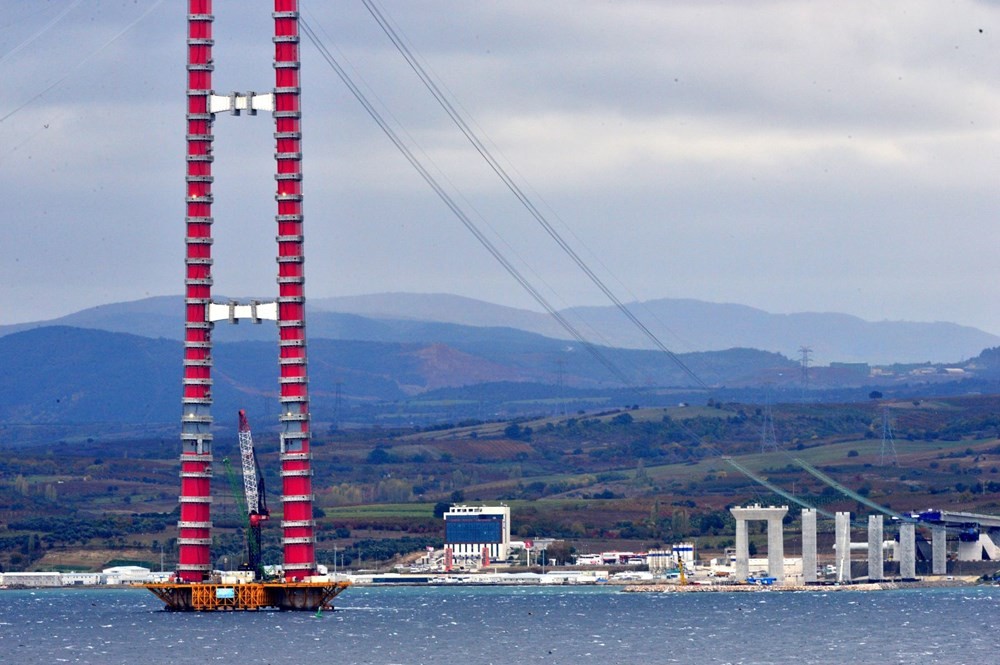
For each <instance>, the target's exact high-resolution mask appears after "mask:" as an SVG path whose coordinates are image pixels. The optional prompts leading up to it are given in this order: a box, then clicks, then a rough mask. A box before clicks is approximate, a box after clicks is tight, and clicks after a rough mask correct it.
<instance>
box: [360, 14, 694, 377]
mask: <svg viewBox="0 0 1000 665" xmlns="http://www.w3.org/2000/svg"><path fill="white" fill-rule="evenodd" d="M362 2H363V3H364V5H365V7H366V8H367V9H368V12H369V13H370V14H371V15H372V17H373V18H374V19H375V21H376V22H377V23H378V24H379V27H380V28H382V31H383V32H384V33H385V34H386V36H387V37H388V38H389V41H391V42H392V44H393V46H395V47H396V50H397V51H399V53H400V55H402V56H403V58H404V59H405V60H406V62H407V64H409V66H410V68H411V69H412V70H413V72H414V73H415V74H416V75H417V77H418V78H420V80H421V82H422V83H423V84H424V87H426V88H427V90H428V91H429V92H430V93H431V95H432V96H433V97H434V99H435V100H437V102H438V104H439V105H440V106H441V108H442V109H444V112H445V113H446V114H447V115H448V117H449V118H451V120H452V122H453V123H454V124H455V126H456V127H458V129H459V130H460V131H461V132H462V134H463V135H464V136H465V138H466V139H467V140H468V141H469V143H471V144H472V146H473V148H475V149H476V151H477V152H478V153H479V154H480V156H482V158H483V159H484V160H485V161H486V163H487V164H488V165H489V166H490V168H491V169H492V170H493V172H494V173H495V174H496V175H497V177H498V178H500V180H501V182H503V184H504V185H506V187H507V189H509V190H510V192H511V193H512V194H513V195H514V197H515V198H517V200H518V201H519V202H520V203H521V205H522V206H523V207H524V208H525V210H527V211H528V213H529V214H530V215H531V216H532V217H533V218H534V219H535V221H536V222H538V224H539V225H540V226H541V227H542V228H543V229H544V230H545V232H546V233H547V234H548V235H549V237H551V238H552V240H554V241H555V243H556V245H558V246H559V248H560V249H561V250H562V251H563V253H565V254H566V255H567V256H568V257H569V258H570V259H571V260H572V261H573V262H574V263H575V264H576V265H577V267H578V268H580V270H581V271H583V273H584V274H585V275H586V276H587V277H588V278H589V279H590V281H591V282H593V283H594V285H595V286H597V288H598V289H600V291H601V292H602V293H603V294H604V295H605V297H607V298H608V300H610V301H611V303H612V304H614V306H615V307H616V308H617V309H618V311H620V312H621V313H622V314H623V315H624V316H625V318H626V319H628V320H629V322H630V323H631V324H632V325H633V326H634V327H636V328H637V329H638V330H639V331H640V332H641V333H642V334H643V335H645V336H646V338H647V339H649V340H650V341H651V342H652V343H653V345H654V346H655V347H656V348H657V349H659V350H660V351H661V352H663V353H665V354H666V355H667V356H668V357H669V358H670V359H671V360H672V361H673V362H674V363H675V364H676V365H677V366H678V367H679V368H680V369H681V370H682V371H683V372H684V373H685V374H686V375H687V376H688V377H689V378H690V379H691V380H693V381H694V382H695V383H696V384H697V385H698V386H700V387H702V388H706V389H707V388H708V385H707V384H706V383H705V382H704V381H703V380H702V379H701V377H700V376H698V375H697V374H696V373H695V372H694V371H693V370H692V369H691V368H690V367H688V366H687V364H685V363H684V361H683V360H681V359H680V357H679V356H677V354H675V353H674V352H673V351H671V350H670V349H668V348H667V347H666V345H664V344H663V342H662V341H660V338H659V337H657V336H656V335H655V334H654V333H653V331H652V330H650V329H649V327H648V326H646V324H644V323H643V322H642V321H641V320H639V318H638V317H637V316H636V315H635V313H633V312H632V310H630V309H629V308H628V306H627V305H625V303H623V302H622V301H621V299H620V298H618V296H617V295H616V294H615V293H614V291H612V290H611V289H610V288H609V287H608V285H607V284H605V283H604V281H603V280H602V279H601V278H600V277H599V276H598V275H597V274H596V273H595V272H594V271H593V269H591V267H590V266H589V265H588V264H587V262H586V261H584V260H583V258H581V257H580V255H579V254H578V253H577V252H576V251H575V250H574V249H573V247H572V246H571V245H570V244H569V243H568V242H567V241H566V239H565V238H563V237H562V235H561V234H560V233H559V231H557V230H556V229H555V227H553V226H552V224H551V223H550V222H549V220H548V219H547V218H546V217H545V215H543V214H542V212H541V211H540V210H539V209H538V207H537V206H535V204H534V203H533V202H532V201H531V199H530V198H529V197H528V195H527V194H525V193H524V190H523V189H522V188H521V187H520V186H519V185H518V184H517V182H515V181H514V179H513V178H512V177H511V176H510V174H509V173H508V172H507V170H506V169H505V168H504V167H503V165H501V164H500V162H499V161H497V159H496V158H495V157H494V156H493V153H492V152H491V151H490V150H489V148H487V147H486V145H485V144H484V143H483V142H482V140H480V138H479V137H478V136H477V135H476V133H475V131H473V129H472V128H471V127H470V126H469V124H468V123H467V122H466V121H465V119H464V118H463V117H462V115H461V114H460V113H459V112H458V110H457V109H456V108H455V106H454V105H453V104H452V103H451V102H450V101H449V100H448V98H447V97H446V96H445V94H444V93H443V92H442V91H441V89H440V87H439V86H438V85H437V84H436V83H435V82H434V80H433V79H432V78H431V76H430V74H428V73H427V71H426V70H425V69H424V67H423V66H422V65H421V64H420V62H419V61H418V60H417V58H416V57H415V56H414V55H413V53H412V51H411V50H410V49H409V47H407V46H406V44H405V43H404V41H403V39H402V38H401V37H400V36H399V34H398V33H397V32H396V30H395V29H394V28H393V27H392V26H391V25H390V24H389V22H388V21H387V20H386V18H385V16H384V15H383V14H382V12H381V11H380V10H379V9H378V7H377V6H375V3H374V2H373V0H362Z"/></svg>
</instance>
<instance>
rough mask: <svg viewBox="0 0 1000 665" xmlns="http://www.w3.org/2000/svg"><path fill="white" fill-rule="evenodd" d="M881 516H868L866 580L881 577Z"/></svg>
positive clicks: (876, 580)
mask: <svg viewBox="0 0 1000 665" xmlns="http://www.w3.org/2000/svg"><path fill="white" fill-rule="evenodd" d="M882 571H883V566H882V516H881V515H869V516H868V581H869V582H878V581H879V580H881V579H882V574H883V573H882Z"/></svg>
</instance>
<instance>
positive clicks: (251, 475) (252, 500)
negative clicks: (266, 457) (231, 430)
mask: <svg viewBox="0 0 1000 665" xmlns="http://www.w3.org/2000/svg"><path fill="white" fill-rule="evenodd" d="M240 461H241V462H242V464H243V493H244V495H245V496H246V500H247V509H248V510H249V511H250V514H251V515H252V514H254V513H255V512H256V513H258V514H260V492H259V491H258V488H257V476H258V468H257V456H256V455H255V454H254V449H253V435H252V434H251V432H250V423H249V422H248V421H247V412H246V411H244V410H243V409H240Z"/></svg>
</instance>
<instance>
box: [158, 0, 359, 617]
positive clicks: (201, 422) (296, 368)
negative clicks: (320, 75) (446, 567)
mask: <svg viewBox="0 0 1000 665" xmlns="http://www.w3.org/2000/svg"><path fill="white" fill-rule="evenodd" d="M272 17H273V19H274V34H273V37H272V41H273V43H274V88H273V91H272V92H268V93H256V92H252V91H251V92H233V93H230V94H224V95H220V94H216V92H215V90H214V89H213V87H212V72H213V70H214V64H213V58H212V47H213V45H214V39H213V32H212V24H213V21H214V16H213V15H212V3H211V0H190V1H189V3H188V12H187V25H188V33H187V136H186V141H187V153H186V162H187V173H186V183H187V196H186V206H187V211H186V227H187V228H186V234H185V245H186V248H187V251H186V258H185V264H186V275H185V311H186V316H185V323H184V375H183V376H184V378H183V415H182V419H181V448H182V451H181V455H180V465H181V472H180V475H181V495H180V520H179V521H178V523H177V528H178V538H177V544H178V549H179V554H178V564H177V570H176V577H175V579H174V581H171V582H168V583H156V584H146V585H145V587H146V588H147V589H149V590H150V591H151V592H152V593H154V594H156V595H157V596H158V597H159V598H160V599H161V600H163V602H164V603H165V604H166V607H167V609H170V610H257V609H263V608H276V609H283V610H310V611H319V610H322V609H325V608H330V607H331V606H332V605H331V603H332V600H333V599H334V598H335V597H336V596H337V595H338V594H339V593H341V592H342V591H343V590H344V589H345V588H346V587H347V586H349V584H348V583H347V582H337V581H334V580H332V579H331V578H330V577H329V576H326V575H321V574H320V573H319V570H318V567H317V563H316V556H315V537H314V533H313V531H314V527H315V521H314V519H313V495H312V470H311V468H310V459H311V455H310V450H309V439H310V431H309V396H308V389H307V386H308V380H307V374H306V337H305V292H304V284H305V274H304V258H305V257H304V252H303V219H302V166H301V162H302V147H301V141H302V135H301V131H300V120H301V110H300V104H299V94H300V88H299V66H300V61H299V12H298V1H297V0H275V3H274V12H273V14H272ZM258 112H268V113H270V114H271V115H272V116H273V118H274V138H275V153H274V158H275V161H276V170H275V175H274V178H275V181H276V191H275V197H274V198H275V200H276V202H277V212H276V215H275V222H276V225H277V236H276V240H277V264H278V272H277V284H278V293H277V297H276V298H275V299H274V300H273V301H271V302H259V301H252V302H247V303H239V302H227V303H217V302H213V300H212V283H213V282H212V263H213V259H212V242H213V237H212V224H213V222H214V219H213V213H212V203H213V197H212V182H213V176H212V162H213V160H214V158H215V157H214V154H213V150H212V146H213V140H214V133H213V124H214V122H215V119H216V115H218V114H227V115H229V116H231V117H237V116H240V115H241V114H245V115H246V116H255V115H257V113H258ZM240 320H244V321H247V322H248V323H252V324H260V323H261V322H262V321H265V320H266V321H273V322H275V323H276V325H277V337H278V348H279V358H278V363H279V366H280V377H279V388H280V392H279V395H280V397H279V402H280V405H281V413H280V416H279V421H280V447H281V451H280V461H281V481H282V487H281V505H282V508H281V522H280V528H281V529H282V539H281V543H282V547H283V562H282V565H281V566H280V568H279V570H278V571H277V572H275V573H273V574H272V575H268V574H265V570H264V567H263V566H262V565H261V529H262V527H263V526H264V525H265V524H267V523H268V522H269V517H270V511H269V510H268V508H267V501H266V496H265V490H264V486H263V475H262V474H261V471H260V466H259V463H258V462H257V456H256V452H255V450H254V445H253V438H252V435H251V431H250V425H249V422H248V419H247V416H246V413H245V412H244V411H242V410H241V411H240V413H239V427H238V431H239V444H240V461H241V464H240V469H241V472H242V477H243V483H242V488H241V487H240V484H239V482H238V481H237V479H236V474H235V472H234V471H233V469H232V468H231V466H230V464H229V461H228V460H224V461H223V462H224V466H225V468H226V470H227V474H228V475H229V478H230V484H231V487H232V490H233V493H234V496H236V497H237V498H238V503H239V511H240V513H241V515H242V517H243V519H244V521H245V527H244V531H245V534H246V546H247V551H246V557H245V561H244V562H243V565H242V566H241V567H240V568H241V571H237V572H233V573H213V570H212V564H211V561H212V558H211V551H210V549H211V544H212V517H211V505H212V491H211V490H212V479H213V473H212V464H213V462H214V459H213V457H212V426H213V422H214V421H213V417H212V411H211V407H212V366H213V356H212V330H213V328H214V326H215V324H216V323H219V322H223V323H230V324H237V323H239V322H240Z"/></svg>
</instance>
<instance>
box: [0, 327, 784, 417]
mask: <svg viewBox="0 0 1000 665" xmlns="http://www.w3.org/2000/svg"><path fill="white" fill-rule="evenodd" d="M445 328H446V327H445ZM445 328H442V329H443V330H444V329H445ZM453 328H455V330H454V331H452V332H453V334H452V337H453V340H452V343H448V344H446V343H441V342H370V341H351V340H331V339H323V338H314V339H312V340H311V341H310V343H309V352H310V357H309V360H310V366H309V376H310V382H309V386H310V394H311V397H312V401H311V409H312V411H313V412H314V414H316V415H317V416H319V417H326V418H328V419H329V418H331V414H332V413H333V411H334V409H335V402H336V401H337V398H338V395H339V396H340V397H342V398H343V400H344V401H345V402H347V403H354V404H365V403H374V402H390V403H391V402H403V401H405V400H407V399H409V398H411V397H413V396H416V395H420V394H422V393H426V392H429V391H432V390H435V389H440V388H450V387H456V388H458V387H466V388H468V387H470V386H475V385H478V384H488V383H511V384H518V383H523V384H525V385H528V384H547V385H549V386H564V387H565V389H566V390H573V389H591V390H595V389H619V388H622V387H626V386H625V384H623V383H622V382H621V381H620V380H619V377H617V376H615V375H614V374H612V373H611V372H609V370H608V368H607V367H605V366H604V365H603V364H602V363H601V362H600V361H598V360H597V359H596V358H595V357H593V356H592V355H591V354H590V353H588V352H587V351H585V350H583V349H581V348H580V347H579V345H572V344H567V343H566V342H563V341H559V340H551V339H547V338H544V337H541V336H538V335H533V334H531V333H525V332H521V331H517V330H510V329H485V328H483V329H470V328H464V327H462V326H453ZM459 333H462V334H459ZM600 353H601V354H602V356H603V357H604V358H605V359H606V360H607V361H609V362H610V363H612V364H613V365H614V366H615V367H617V368H618V369H619V371H621V372H622V373H623V374H624V375H625V376H626V378H627V380H628V385H632V386H646V385H655V386H682V385H691V381H690V379H688V377H686V376H685V375H684V374H683V372H682V371H681V370H680V369H679V368H678V367H677V366H676V365H675V364H674V363H673V362H672V361H671V360H670V359H669V358H667V357H666V356H665V355H664V354H662V353H660V352H652V351H635V350H622V349H601V350H600ZM182 357H183V348H182V344H181V342H179V341H177V340H168V339H163V338H159V339H151V338H148V337H140V336H138V335H130V334H125V333H115V332H107V331H103V330H93V329H84V328H73V327H68V326H51V327H42V328H35V329H29V330H22V331H19V332H15V333H12V334H8V335H4V336H3V337H0V358H3V359H4V371H3V372H2V373H0V423H8V424H9V423H22V424H25V423H30V424H47V423H71V422H86V423H99V422H109V423H163V422H170V421H171V420H173V418H174V416H175V415H177V414H179V413H180V394H181V372H182V365H181V358H182ZM277 358H278V347H277V342H276V341H273V340H272V341H271V342H256V341H244V342H220V343H218V344H216V346H215V349H214V354H213V380H214V384H213V388H212V393H213V397H214V399H215V405H216V408H215V412H216V413H217V414H219V413H229V412H232V413H235V412H236V410H238V409H239V408H242V407H243V406H246V405H247V404H248V403H249V404H252V405H253V406H255V407H258V408H261V409H272V410H273V409H276V408H277V407H276V404H277V403H276V399H275V398H276V393H277V389H278V362H277ZM684 360H685V362H686V363H687V364H688V365H689V366H690V367H691V368H692V369H693V370H695V371H696V372H697V373H698V375H699V376H700V377H702V379H703V380H704V381H706V382H708V383H713V384H716V383H730V384H738V383H740V382H741V381H746V380H752V378H753V377H755V376H759V375H760V374H761V373H767V372H778V371H784V372H785V373H787V374H789V375H792V374H793V372H792V371H791V369H792V368H794V367H795V363H793V362H792V361H790V360H788V359H787V358H784V357H782V356H779V355H777V354H770V353H764V352H761V351H754V350H749V349H743V350H739V349H734V350H730V351H725V352H717V353H703V354H691V355H688V356H684ZM552 390H553V389H550V391H549V393H550V395H555V394H558V393H559V391H558V390H556V392H555V393H553V392H552ZM466 392H467V393H468V396H467V397H466V399H467V400H468V399H473V400H475V399H477V398H476V397H475V395H474V393H475V390H474V389H472V388H468V390H467V391H466Z"/></svg>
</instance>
